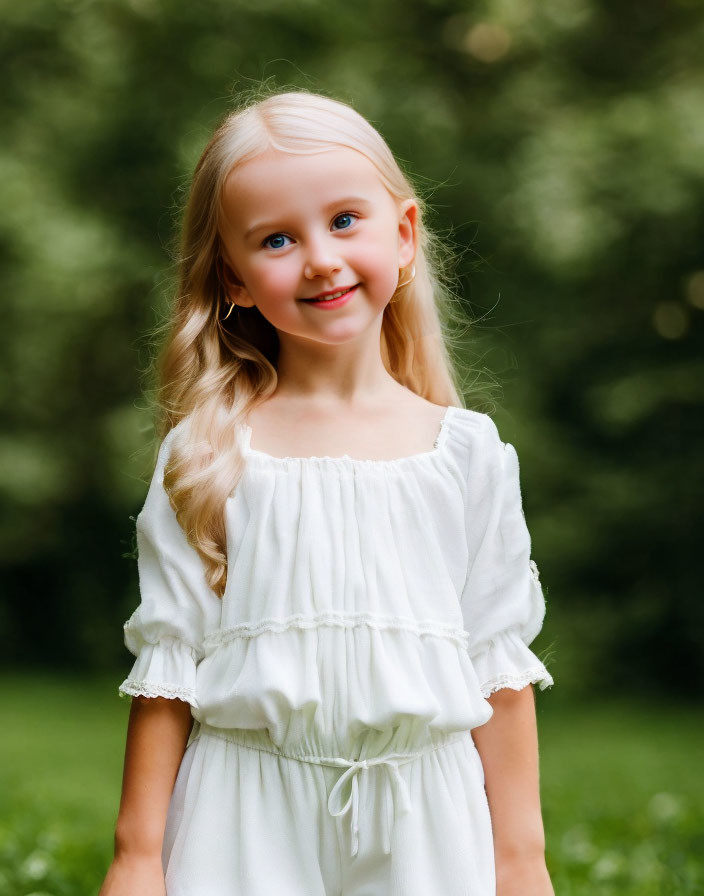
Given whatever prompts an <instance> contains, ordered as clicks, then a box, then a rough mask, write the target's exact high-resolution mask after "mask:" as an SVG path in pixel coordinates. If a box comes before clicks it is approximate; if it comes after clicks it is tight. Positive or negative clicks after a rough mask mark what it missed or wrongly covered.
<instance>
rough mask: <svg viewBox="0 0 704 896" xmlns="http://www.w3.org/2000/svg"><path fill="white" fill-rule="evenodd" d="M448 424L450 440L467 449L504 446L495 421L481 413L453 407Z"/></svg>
mask: <svg viewBox="0 0 704 896" xmlns="http://www.w3.org/2000/svg"><path fill="white" fill-rule="evenodd" d="M446 424H447V428H448V437H449V439H450V440H451V441H453V442H455V443H457V444H459V445H462V446H464V447H466V448H480V447H483V448H491V447H493V448H496V447H499V446H500V445H503V442H502V441H501V436H500V435H499V430H498V428H497V426H496V424H495V423H494V421H493V419H492V418H491V417H490V416H489V415H488V414H483V413H481V412H480V411H473V410H471V409H470V408H459V407H451V408H449V410H448V417H447V420H446Z"/></svg>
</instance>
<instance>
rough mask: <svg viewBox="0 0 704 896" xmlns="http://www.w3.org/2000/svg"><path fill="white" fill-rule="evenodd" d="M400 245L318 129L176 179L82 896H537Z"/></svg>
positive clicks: (506, 582) (486, 571) (362, 155)
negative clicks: (99, 799) (161, 329)
mask: <svg viewBox="0 0 704 896" xmlns="http://www.w3.org/2000/svg"><path fill="white" fill-rule="evenodd" d="M429 246H430V238H429V235H428V233H427V231H426V230H425V228H424V224H423V219H422V214H421V204H420V201H419V200H418V198H417V197H416V196H415V195H414V191H413V189H412V188H411V186H410V185H409V183H408V181H407V179H406V178H405V177H404V175H403V174H402V172H401V171H400V169H399V167H398V165H397V164H396V162H395V160H394V158H393V156H392V154H391V152H390V150H389V148H388V147H387V145H386V143H385V142H384V140H383V139H382V138H381V136H380V135H379V134H378V133H377V131H376V130H375V129H374V128H373V127H372V126H371V125H370V124H369V123H368V122H367V121H365V120H364V119H363V118H362V117H361V116H360V115H359V114H357V113H356V112H354V111H353V110H352V109H351V108H349V107H348V106H347V105H344V104H342V103H339V102H335V101H333V100H330V99H327V98H325V97H321V96H316V95H312V94H308V93H299V92H290V93H281V94H277V95H272V96H269V97H268V98H266V99H264V100H262V101H259V102H255V103H251V104H249V105H248V106H246V107H244V108H242V109H240V110H238V111H237V112H236V113H234V114H232V115H230V116H229V117H228V118H227V119H226V120H225V122H224V123H223V124H222V125H221V127H220V128H219V129H218V130H217V132H216V133H215V135H214V136H213V138H212V139H211V141H210V143H209V144H208V146H207V147H206V149H205V151H204V152H203V155H202V157H201V159H200V161H199V163H198V165H197V167H196V171H195V174H194V178H193V183H192V186H191V191H190V196H189V200H188V205H187V209H186V214H185V221H184V229H183V238H182V255H181V260H180V285H179V292H178V297H177V300H176V304H175V307H174V310H173V322H172V327H171V332H170V338H169V341H168V344H167V346H166V350H165V354H164V356H163V361H162V365H161V377H162V393H161V399H162V402H161V403H162V407H163V409H164V423H163V427H162V432H161V436H162V437H163V439H162V442H161V447H160V450H159V454H158V460H157V463H156V470H155V472H154V476H153V479H152V482H151V486H150V488H149V492H148V494H147V498H146V502H145V504H144V507H143V509H142V511H141V513H140V514H139V517H138V519H137V527H136V528H137V540H138V553H139V561H138V565H139V578H140V591H141V603H140V605H139V607H138V608H137V610H136V611H135V613H134V614H133V615H132V617H131V618H130V619H129V620H128V621H127V622H126V623H125V632H124V634H125V643H126V645H127V647H128V648H129V650H130V651H131V652H132V653H133V654H134V655H135V656H136V662H135V664H134V666H133V668H132V671H131V673H130V675H129V677H128V678H127V680H126V681H124V682H123V684H122V685H121V686H120V692H121V693H122V694H124V695H131V696H132V698H133V699H132V705H131V710H130V719H129V727H128V733H127V749H126V758H125V770H124V781H123V793H122V800H121V803H120V811H119V816H118V821H117V828H116V837H115V842H116V849H115V857H114V860H113V862H112V864H111V866H110V869H109V871H108V874H107V877H106V880H105V882H104V884H103V887H102V890H101V894H102V896H135V894H139V896H157V894H164V893H166V894H168V896H493V894H495V893H497V894H498V896H518V894H520V896H552V894H553V889H552V886H551V883H550V879H549V876H548V873H547V870H546V866H545V858H544V832H543V825H542V820H541V810H540V800H539V787H538V750H537V734H536V720H535V708H534V694H533V688H532V684H534V683H536V684H539V686H540V688H542V689H544V688H546V687H548V686H549V685H551V684H552V683H553V681H552V678H551V676H550V674H549V673H548V671H547V669H546V668H545V666H544V665H543V664H542V663H541V662H540V660H539V659H538V658H537V656H535V654H534V653H532V652H531V651H530V650H529V647H528V645H529V644H530V643H531V641H532V640H533V639H534V638H535V636H536V635H537V634H538V632H539V631H540V629H541V626H542V621H543V617H544V613H545V602H544V598H543V593H542V590H541V586H540V583H539V580H538V571H537V568H536V566H535V564H534V562H533V561H532V560H531V559H530V549H531V541H530V536H529V533H528V529H527V527H526V522H525V518H524V515H523V510H522V502H521V493H520V485H519V468H518V460H517V456H516V451H515V450H514V448H513V447H512V445H510V444H508V443H504V442H502V441H501V439H500V438H499V434H498V432H497V429H496V426H495V424H494V423H493V421H492V420H491V418H490V417H488V416H487V415H485V414H483V413H478V412H476V411H473V410H469V409H466V408H464V407H463V406H462V401H461V399H460V396H459V394H458V391H457V389H456V387H455V385H454V379H453V372H452V370H451V366H450V362H449V360H448V353H447V351H446V346H445V344H444V340H443V322H442V316H441V312H442V302H443V293H442V290H441V287H440V285H439V283H440V281H439V279H438V275H437V272H436V270H435V269H434V267H433V264H432V259H431V256H430V252H429Z"/></svg>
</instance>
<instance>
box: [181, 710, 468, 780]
mask: <svg viewBox="0 0 704 896" xmlns="http://www.w3.org/2000/svg"><path fill="white" fill-rule="evenodd" d="M201 734H203V735H208V736H209V737H219V738H221V739H222V740H226V741H229V742H230V743H233V744H236V745H237V746H239V747H247V748H248V749H252V750H259V751H260V752H262V753H271V754H273V755H274V756H281V757H282V758H283V759H294V760H295V761H296V762H309V763H311V764H312V765H328V766H331V767H333V768H347V767H349V766H350V765H352V764H357V763H359V764H362V763H364V762H366V763H368V764H369V765H377V764H380V763H381V762H383V761H384V760H389V759H393V760H394V761H395V762H410V761H411V760H413V759H415V758H416V757H418V756H423V755H424V754H426V753H431V752H433V750H437V749H439V748H440V747H445V746H448V745H449V744H451V743H455V742H457V741H460V740H465V739H466V738H468V737H471V735H470V733H469V731H452V732H448V733H438V734H434V733H430V734H429V739H428V742H427V743H425V744H422V745H419V747H418V748H417V749H416V750H407V751H400V752H397V751H394V750H392V751H389V752H388V753H383V754H380V755H369V756H359V757H356V758H348V757H340V756H332V755H323V754H315V753H297V752H292V751H290V750H282V749H281V748H280V747H279V746H278V745H277V744H275V743H274V741H272V739H271V738H270V737H269V733H268V731H266V729H263V728H217V727H215V726H214V725H206V724H205V723H204V722H198V721H196V722H195V723H194V726H193V731H192V732H191V740H195V739H196V737H198V736H200V735H201Z"/></svg>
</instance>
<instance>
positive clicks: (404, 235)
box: [398, 199, 418, 268]
mask: <svg viewBox="0 0 704 896" xmlns="http://www.w3.org/2000/svg"><path fill="white" fill-rule="evenodd" d="M417 248H418V203H417V202H416V201H415V199H406V200H404V201H403V202H402V203H401V205H400V206H399V222H398V266H399V267H400V268H405V267H406V266H407V265H409V264H411V263H412V262H413V260H414V258H415V257H416V249H417Z"/></svg>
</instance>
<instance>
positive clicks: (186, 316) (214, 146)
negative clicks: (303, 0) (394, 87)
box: [156, 91, 463, 597]
mask: <svg viewBox="0 0 704 896" xmlns="http://www.w3.org/2000/svg"><path fill="white" fill-rule="evenodd" d="M332 146H341V147H347V148H351V149H355V150H358V151H359V152H362V153H363V154H364V155H365V156H366V157H367V158H368V159H370V161H371V162H372V163H373V164H374V165H375V166H376V169H377V171H378V172H379V176H380V178H381V180H382V182H383V183H384V185H385V186H386V188H387V189H388V191H389V192H390V194H391V195H392V196H393V197H394V198H395V199H396V200H398V201H399V202H402V201H403V200H406V199H415V201H416V202H417V203H418V207H419V216H418V237H419V240H418V248H417V252H416V256H415V271H416V274H415V278H414V279H413V281H412V282H411V283H410V284H409V285H407V286H402V287H401V289H402V290H403V294H402V295H401V296H400V299H401V300H400V301H395V302H393V303H391V304H389V305H387V307H386V308H385V310H384V314H383V320H382V328H381V351H382V358H383V363H384V365H385V367H386V369H387V370H388V371H389V373H390V374H391V376H393V377H394V378H395V379H396V380H397V381H398V382H399V383H401V384H402V385H404V386H406V387H407V388H408V389H410V390H412V391H414V392H416V393H417V394H418V395H420V396H422V397H424V398H426V399H428V400H429V401H431V402H433V403H435V404H439V405H456V406H463V401H462V399H461V397H460V392H459V390H458V379H457V372H456V371H455V370H454V369H453V363H452V359H451V357H450V354H449V352H448V347H447V341H448V337H449V330H448V326H449V321H450V318H451V313H450V305H451V304H452V301H453V298H454V297H453V295H452V292H451V290H450V289H449V287H448V285H447V281H446V279H445V278H444V276H443V274H442V267H441V265H440V264H438V263H437V260H438V255H439V254H441V252H442V247H440V246H439V245H438V244H437V241H436V240H435V238H434V237H433V235H432V234H431V233H429V231H428V230H427V228H426V226H425V223H424V203H423V201H422V199H421V198H420V197H419V196H418V195H417V194H416V191H415V190H414V189H413V187H412V185H411V183H410V182H409V180H408V178H407V177H406V176H405V175H404V173H403V172H402V171H401V168H400V167H399V165H398V163H397V162H396V160H395V158H394V156H393V154H392V152H391V150H390V149H389V147H388V146H387V144H386V142H385V141H384V139H383V138H382V137H381V135H380V134H379V133H378V132H377V131H376V130H375V128H374V127H372V125H371V124H370V123H369V122H368V121H367V120H366V119H365V118H364V117H363V116H361V115H360V114H359V113H358V112H356V111H355V110H354V109H352V108H351V107H350V106H348V105H346V104H344V103H342V102H338V101H336V100H333V99H330V98H328V97H325V96H321V95H318V94H313V93H308V92H305V91H287V92H281V93H273V94H272V95H269V96H266V97H265V98H264V99H259V100H254V101H248V102H247V103H245V104H244V105H242V106H241V107H240V108H238V109H236V110H235V111H234V112H232V113H231V114H229V115H228V116H227V117H226V118H225V120H224V121H223V122H222V124H221V125H220V126H219V127H218V128H217V130H216V131H215V133H214V135H213V136H212V138H211V140H210V142H209V143H208V145H207V146H206V147H205V150H204V151H203V153H202V155H201V157H200V160H199V161H198V164H197V165H196V168H195V172H194V175H193V179H192V182H191V186H190V191H189V194H188V200H187V203H186V207H185V214H184V217H183V223H182V229H181V244H180V256H179V259H178V290H177V295H176V299H175V303H174V306H173V309H172V314H171V316H170V319H169V322H168V330H167V333H166V339H165V340H164V343H163V347H162V349H161V352H160V355H159V356H158V357H157V358H156V375H157V407H158V412H159V420H158V424H157V428H158V435H159V436H160V437H161V438H163V437H164V436H165V435H166V433H167V432H168V431H169V430H170V429H171V428H172V427H174V426H176V425H177V424H178V423H180V422H181V421H182V420H185V419H186V418H188V419H187V425H185V426H184V427H182V428H181V432H182V435H180V436H179V438H178V439H174V443H173V447H172V451H171V455H170V459H169V462H168V464H167V466H166V470H165V475H164V487H165V489H166V491H167V492H168V494H169V496H170V500H171V504H172V506H173V508H174V510H175V512H176V514H177V518H178V521H179V523H180V524H181V526H182V527H183V529H184V530H185V532H186V534H187V537H188V539H189V541H190V543H191V544H192V545H193V546H194V547H195V549H196V550H197V551H198V553H199V554H200V556H201V558H202V559H203V562H204V565H205V574H206V579H207V581H208V584H209V586H210V587H211V588H212V589H213V591H214V592H215V593H216V594H218V595H219V596H220V597H222V595H223V594H224V591H225V584H226V581H227V551H226V538H225V519H224V508H225V502H226V500H227V498H228V497H229V496H230V495H231V494H232V492H233V490H234V489H235V487H236V486H237V483H238V481H239V479H240V477H241V475H242V470H243V465H244V458H243V457H242V453H241V451H240V449H239V447H238V440H237V431H238V429H239V424H240V423H241V422H243V421H244V420H245V419H246V418H247V416H248V414H249V411H250V409H251V408H252V407H254V406H255V405H257V404H258V403H260V402H262V401H265V400H266V399H267V398H268V397H269V396H270V395H271V394H272V393H273V392H274V391H275V389H276V385H277V372H276V364H277V355H278V337H277V334H276V330H275V329H274V327H273V326H272V325H271V324H270V323H269V322H268V321H267V320H266V319H265V318H264V316H263V315H262V314H261V313H260V312H259V310H258V309H257V308H256V307H251V308H247V309H245V310H244V312H239V313H238V314H232V315H230V318H229V319H228V320H227V322H225V323H223V322H222V320H221V317H222V314H223V309H225V308H226V307H227V304H226V301H225V297H226V293H225V289H224V285H223V282H222V279H221V275H220V271H221V265H222V244H221V237H220V215H221V198H222V192H223V185H224V182H225V179H226V177H227V175H228V174H229V173H230V172H231V171H232V170H233V169H234V168H235V167H236V166H237V165H240V164H242V163H244V162H245V161H247V160H249V159H251V158H253V157H255V156H257V155H258V154H260V153H261V152H263V151H264V150H266V149H267V148H269V147H274V148H276V149H279V150H282V151H284V152H292V153H316V152H320V151H321V150H323V149H327V148H330V147H332ZM397 291H398V290H397ZM395 297H396V296H395ZM174 435H175V434H174Z"/></svg>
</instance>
